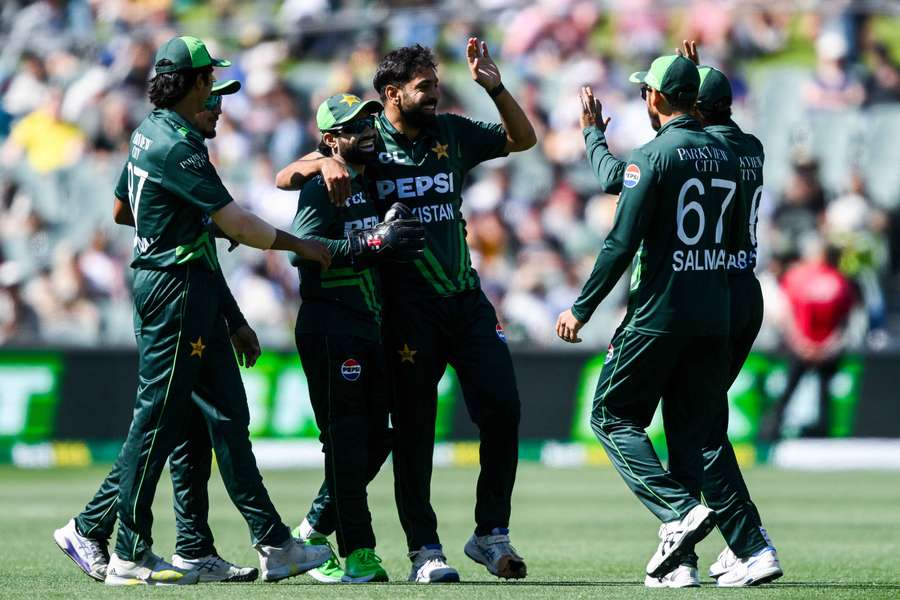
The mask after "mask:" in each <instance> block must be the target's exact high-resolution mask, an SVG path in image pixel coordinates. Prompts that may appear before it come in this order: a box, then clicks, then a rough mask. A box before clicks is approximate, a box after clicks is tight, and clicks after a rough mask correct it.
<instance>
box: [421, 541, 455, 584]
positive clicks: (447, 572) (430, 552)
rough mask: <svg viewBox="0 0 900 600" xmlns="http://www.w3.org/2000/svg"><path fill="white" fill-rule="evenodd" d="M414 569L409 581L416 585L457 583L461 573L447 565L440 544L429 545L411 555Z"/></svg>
mask: <svg viewBox="0 0 900 600" xmlns="http://www.w3.org/2000/svg"><path fill="white" fill-rule="evenodd" d="M409 559H410V560H411V561H412V567H411V568H410V571H409V581H415V582H416V583H455V582H458V581H459V573H458V572H457V571H456V569H454V568H453V567H451V566H450V565H448V564H447V557H446V556H444V550H443V548H442V547H441V545H440V544H428V545H426V546H422V548H421V549H420V550H414V551H413V552H410V553H409Z"/></svg>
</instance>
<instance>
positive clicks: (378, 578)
mask: <svg viewBox="0 0 900 600" xmlns="http://www.w3.org/2000/svg"><path fill="white" fill-rule="evenodd" d="M387 581H389V579H388V576H387V573H376V574H375V575H366V576H365V577H350V576H349V575H344V576H343V577H341V583H386V582H387Z"/></svg>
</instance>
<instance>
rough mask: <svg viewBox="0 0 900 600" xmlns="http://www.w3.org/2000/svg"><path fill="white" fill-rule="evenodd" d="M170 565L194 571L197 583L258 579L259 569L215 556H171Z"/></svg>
mask: <svg viewBox="0 0 900 600" xmlns="http://www.w3.org/2000/svg"><path fill="white" fill-rule="evenodd" d="M172 565H173V566H175V567H177V568H179V569H182V570H185V571H196V573H197V575H199V577H200V579H199V580H198V583H213V582H222V583H233V582H243V581H256V579H257V577H259V569H257V568H255V567H239V566H237V565H233V564H231V563H230V562H228V561H227V560H225V559H224V558H222V557H220V556H216V555H215V554H210V555H209V556H204V557H203V558H182V557H181V556H179V555H177V554H173V555H172Z"/></svg>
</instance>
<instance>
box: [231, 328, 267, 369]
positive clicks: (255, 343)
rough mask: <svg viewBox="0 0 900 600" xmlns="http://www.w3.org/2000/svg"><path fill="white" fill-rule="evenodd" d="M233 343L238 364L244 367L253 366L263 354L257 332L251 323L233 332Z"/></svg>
mask: <svg viewBox="0 0 900 600" xmlns="http://www.w3.org/2000/svg"><path fill="white" fill-rule="evenodd" d="M231 345H232V346H234V353H235V354H236V355H237V361H238V364H239V365H240V366H242V367H248V368H249V367H252V366H253V365H255V364H256V359H258V358H259V355H260V354H262V350H260V348H259V340H258V339H257V338H256V332H255V331H253V329H252V328H251V327H250V326H249V325H244V326H242V327H240V328H239V329H238V330H237V331H235V332H234V333H233V334H232V336H231Z"/></svg>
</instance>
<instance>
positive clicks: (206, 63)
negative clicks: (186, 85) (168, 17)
mask: <svg viewBox="0 0 900 600" xmlns="http://www.w3.org/2000/svg"><path fill="white" fill-rule="evenodd" d="M163 60H167V61H169V62H170V63H171V64H165V65H160V64H159V63H160V61H163ZM153 64H154V68H155V69H156V73H157V75H158V74H160V73H174V72H175V71H184V70H187V69H202V68H203V67H210V66H212V67H230V66H231V61H228V60H225V59H223V58H213V57H211V56H210V55H209V50H207V49H206V44H204V43H203V42H201V41H200V40H198V39H197V38H195V37H190V36H188V35H183V36H181V37H176V38H172V39H171V40H169V41H168V42H166V43H165V44H163V45H162V46H160V47H159V50H157V51H156V60H155V61H153Z"/></svg>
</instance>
